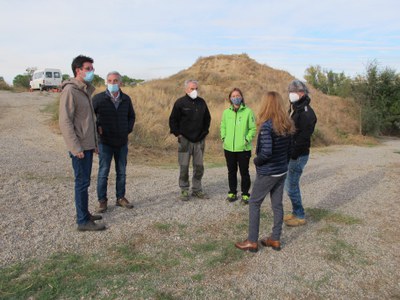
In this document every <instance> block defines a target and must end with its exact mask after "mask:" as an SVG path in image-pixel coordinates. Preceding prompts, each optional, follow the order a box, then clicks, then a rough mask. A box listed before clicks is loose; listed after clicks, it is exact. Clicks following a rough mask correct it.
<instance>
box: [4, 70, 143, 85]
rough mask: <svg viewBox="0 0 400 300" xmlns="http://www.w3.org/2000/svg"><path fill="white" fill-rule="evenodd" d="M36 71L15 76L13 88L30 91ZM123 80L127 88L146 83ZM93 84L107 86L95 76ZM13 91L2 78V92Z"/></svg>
mask: <svg viewBox="0 0 400 300" xmlns="http://www.w3.org/2000/svg"><path fill="white" fill-rule="evenodd" d="M35 71H36V68H35V67H29V68H27V69H26V72H25V73H24V74H19V75H17V76H15V77H14V79H13V87H15V88H22V89H29V88H30V85H29V83H30V81H31V79H32V75H33V73H34V72H35ZM62 79H63V81H64V80H68V79H70V76H69V75H68V74H63V75H62ZM121 79H122V84H123V85H125V86H133V85H136V84H138V83H141V82H143V81H144V79H135V78H131V77H129V76H127V75H122V78H121ZM92 84H93V85H94V86H96V87H98V86H103V85H105V80H104V78H102V77H100V76H99V75H97V74H95V75H94V78H93V82H92ZM11 89H12V87H11V86H9V85H8V84H7V83H6V82H5V81H4V78H3V77H1V76H0V90H11Z"/></svg>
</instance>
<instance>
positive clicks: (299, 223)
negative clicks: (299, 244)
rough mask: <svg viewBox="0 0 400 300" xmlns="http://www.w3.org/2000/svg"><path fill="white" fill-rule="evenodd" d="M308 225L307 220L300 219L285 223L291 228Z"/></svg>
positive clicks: (295, 218)
mask: <svg viewBox="0 0 400 300" xmlns="http://www.w3.org/2000/svg"><path fill="white" fill-rule="evenodd" d="M306 223H307V221H306V219H299V218H297V217H294V218H292V219H290V220H287V221H285V224H286V225H287V226H290V227H297V226H302V225H305V224H306Z"/></svg>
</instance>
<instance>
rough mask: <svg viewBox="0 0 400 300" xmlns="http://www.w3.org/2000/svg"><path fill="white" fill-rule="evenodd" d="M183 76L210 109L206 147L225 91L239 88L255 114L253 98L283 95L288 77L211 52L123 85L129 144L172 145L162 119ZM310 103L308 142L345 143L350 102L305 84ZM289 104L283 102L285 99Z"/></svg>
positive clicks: (354, 126)
mask: <svg viewBox="0 0 400 300" xmlns="http://www.w3.org/2000/svg"><path fill="white" fill-rule="evenodd" d="M186 79H197V80H198V81H199V95H200V96H201V97H203V98H204V99H205V100H206V101H207V103H208V106H209V108H210V111H211V115H212V124H211V129H210V135H209V138H208V145H209V148H211V149H214V150H217V149H220V143H219V124H220V120H221V115H222V111H223V110H224V109H225V108H226V107H228V105H229V103H228V101H227V98H228V93H229V92H230V90H231V89H232V88H234V87H238V88H240V89H241V90H242V91H243V93H244V98H245V100H246V103H247V105H248V106H250V107H251V108H252V109H253V110H254V111H255V113H256V114H257V111H258V101H259V99H261V96H262V94H263V93H265V92H266V91H269V90H275V91H278V92H280V93H281V94H282V95H283V96H284V97H287V92H286V90H287V85H288V84H289V82H290V81H291V80H293V79H295V78H294V77H293V76H291V75H290V74H289V73H288V72H285V71H281V70H276V69H273V68H270V67H268V66H267V65H263V64H260V63H258V62H256V61H255V60H253V59H251V58H250V57H248V56H247V55H246V54H241V55H216V56H210V57H204V58H199V59H198V60H197V61H196V62H195V63H194V64H193V65H192V66H191V67H190V68H188V69H185V70H182V71H181V72H179V73H177V74H175V75H173V76H170V77H168V78H165V79H158V80H152V81H149V82H146V83H145V84H143V85H140V86H137V87H133V88H130V87H126V88H124V91H125V92H126V93H127V94H128V95H130V96H131V98H132V100H133V102H134V106H135V110H136V112H137V123H136V126H135V132H134V135H133V136H132V139H131V140H132V142H133V143H134V144H135V145H136V147H137V146H140V145H141V146H144V147H147V148H152V149H160V150H171V149H175V142H176V141H175V139H174V138H173V136H172V135H170V134H169V128H168V117H169V114H170V112H171V109H172V106H173V104H174V102H175V100H176V99H177V98H178V97H181V96H183V95H184V87H183V83H184V81H185V80H186ZM309 88H310V91H311V94H310V97H311V99H312V100H311V101H312V102H311V104H312V106H313V107H314V109H315V112H316V114H317V117H318V124H317V128H316V132H315V137H314V145H328V144H341V143H347V142H349V141H351V139H352V136H353V135H356V134H357V132H358V121H357V119H358V108H357V106H356V105H355V104H354V103H353V102H352V101H350V100H345V99H342V98H339V97H333V96H327V95H325V94H323V93H321V92H319V91H317V90H316V89H314V88H312V87H311V86H309ZM288 106H289V101H288Z"/></svg>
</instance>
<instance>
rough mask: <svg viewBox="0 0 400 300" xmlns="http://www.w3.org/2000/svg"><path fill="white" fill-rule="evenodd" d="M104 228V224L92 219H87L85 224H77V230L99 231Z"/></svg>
mask: <svg viewBox="0 0 400 300" xmlns="http://www.w3.org/2000/svg"><path fill="white" fill-rule="evenodd" d="M105 229H106V225H104V224H98V223H95V222H93V221H87V222H86V223H85V224H79V225H78V231H100V230H105Z"/></svg>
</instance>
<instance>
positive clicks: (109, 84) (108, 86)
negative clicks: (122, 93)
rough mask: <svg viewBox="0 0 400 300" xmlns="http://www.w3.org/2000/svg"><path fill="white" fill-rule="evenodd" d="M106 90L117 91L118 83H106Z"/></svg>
mask: <svg viewBox="0 0 400 300" xmlns="http://www.w3.org/2000/svg"><path fill="white" fill-rule="evenodd" d="M107 90H108V91H109V92H110V93H116V92H118V91H119V85H118V83H117V84H111V83H108V84H107Z"/></svg>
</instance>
